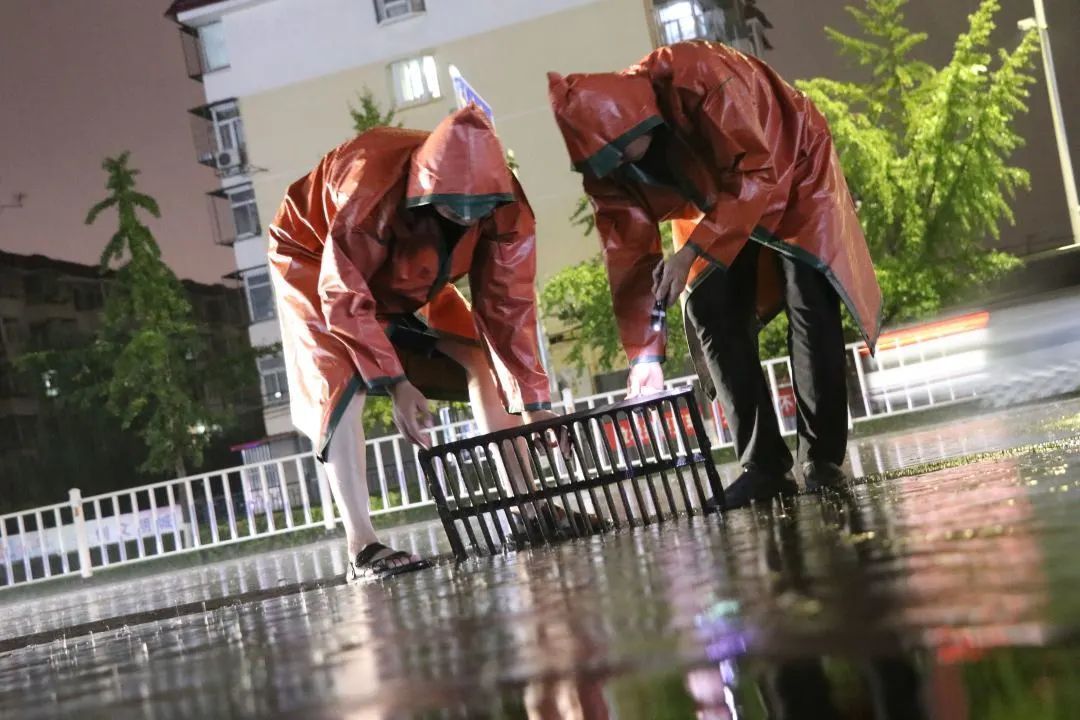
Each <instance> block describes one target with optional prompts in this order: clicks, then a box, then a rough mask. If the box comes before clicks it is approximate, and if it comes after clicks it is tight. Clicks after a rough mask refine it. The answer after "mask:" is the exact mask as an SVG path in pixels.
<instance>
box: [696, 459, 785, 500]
mask: <svg viewBox="0 0 1080 720" xmlns="http://www.w3.org/2000/svg"><path fill="white" fill-rule="evenodd" d="M798 494H799V484H798V483H796V482H795V476H794V475H792V474H791V471H790V470H788V471H787V472H785V473H784V474H782V475H777V474H775V473H767V472H764V471H763V470H759V469H758V468H757V466H755V465H753V464H749V465H744V466H743V472H742V475H740V476H739V477H738V478H736V479H735V482H733V483H731V484H730V485H728V486H727V487H726V488H724V510H735V509H737V508H742V507H748V506H749V505H751V504H752V503H767V502H771V501H772V500H773V499H774V498H778V497H780V496H787V497H790V496H793V495H798ZM715 507H716V500H715V499H714V498H710V499H709V500H707V501H706V502H705V508H706V510H707V511H708V510H712V509H715Z"/></svg>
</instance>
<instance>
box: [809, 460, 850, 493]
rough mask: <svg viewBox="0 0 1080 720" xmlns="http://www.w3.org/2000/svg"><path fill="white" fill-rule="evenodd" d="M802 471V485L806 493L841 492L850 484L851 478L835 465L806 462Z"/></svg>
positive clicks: (821, 462)
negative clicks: (804, 486)
mask: <svg viewBox="0 0 1080 720" xmlns="http://www.w3.org/2000/svg"><path fill="white" fill-rule="evenodd" d="M802 469H803V483H804V484H805V485H806V492H808V493H819V492H822V491H823V490H824V491H838V490H843V489H844V488H846V487H847V486H848V485H850V484H851V478H849V477H848V475H847V473H846V472H844V471H843V469H842V468H841V467H840V466H839V465H837V464H836V463H831V462H823V461H818V462H806V463H803V466H802Z"/></svg>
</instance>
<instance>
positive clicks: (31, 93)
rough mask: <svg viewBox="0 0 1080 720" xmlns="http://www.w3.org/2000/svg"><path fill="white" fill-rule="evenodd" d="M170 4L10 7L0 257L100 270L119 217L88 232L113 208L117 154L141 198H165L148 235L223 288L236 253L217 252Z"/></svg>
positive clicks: (73, 2) (9, 1) (193, 96)
mask: <svg viewBox="0 0 1080 720" xmlns="http://www.w3.org/2000/svg"><path fill="white" fill-rule="evenodd" d="M168 5H169V3H168V2H167V0H0V203H2V204H7V203H9V202H10V201H11V195H12V193H14V192H25V193H26V194H27V198H26V201H25V206H24V207H23V208H21V209H17V210H12V209H6V210H3V211H2V212H0V249H3V250H8V251H11V252H18V253H40V254H43V255H48V256H51V257H56V258H61V259H64V260H74V261H77V262H86V263H95V262H97V260H98V257H99V256H100V253H101V250H102V248H103V247H104V246H105V242H106V241H107V240H108V238H109V237H110V235H111V234H112V233H113V232H115V231H116V214H115V213H105V214H103V215H102V216H101V217H100V218H99V219H98V221H97V223H95V224H94V225H93V226H90V227H87V226H86V225H84V224H83V221H84V220H85V217H86V212H87V210H88V209H89V208H90V207H91V205H93V204H94V203H95V202H97V201H98V200H101V199H102V198H103V197H105V193H106V190H105V173H104V172H103V171H102V169H101V162H102V160H103V159H104V158H105V157H106V156H107V155H113V154H117V153H120V152H122V151H124V150H130V151H131V156H132V159H131V164H132V165H133V166H134V167H137V168H139V169H140V170H141V171H142V174H141V175H140V176H139V178H138V180H139V187H140V189H141V190H142V191H144V192H146V193H148V194H150V195H152V196H154V197H155V198H157V200H158V202H159V203H160V205H161V214H162V217H161V219H160V220H153V219H152V218H150V222H149V225H150V228H151V229H152V231H153V232H154V234H155V236H156V237H157V239H158V242H159V243H160V244H161V247H162V252H163V255H164V257H165V260H166V261H167V262H168V263H169V265H170V266H171V267H172V268H173V270H175V271H176V273H177V274H178V275H180V276H181V277H188V278H194V279H196V280H202V281H205V282H217V281H220V279H221V276H222V275H223V274H225V273H228V272H230V271H232V270H233V269H235V262H234V260H233V254H232V250H231V249H229V248H223V247H219V246H217V245H215V244H214V242H213V236H212V234H211V224H210V214H209V209H208V204H207V198H206V192H207V191H209V190H213V189H214V188H215V187H216V186H217V180H216V178H215V177H214V174H213V172H212V171H210V170H208V169H207V168H204V167H203V166H201V165H199V164H198V163H197V162H196V161H195V149H194V145H193V141H192V135H191V125H190V121H189V116H188V114H187V109H188V108H191V107H195V106H197V105H200V104H202V102H203V101H202V94H201V93H202V87H201V86H200V85H199V84H198V83H197V82H194V81H192V80H190V79H188V77H187V74H186V71H185V67H184V58H183V53H182V51H181V47H180V39H179V36H178V32H177V28H176V25H175V24H173V23H172V21H171V20H168V19H167V18H165V17H164V16H163V13H164V12H165V9H166V8H167V7H168Z"/></svg>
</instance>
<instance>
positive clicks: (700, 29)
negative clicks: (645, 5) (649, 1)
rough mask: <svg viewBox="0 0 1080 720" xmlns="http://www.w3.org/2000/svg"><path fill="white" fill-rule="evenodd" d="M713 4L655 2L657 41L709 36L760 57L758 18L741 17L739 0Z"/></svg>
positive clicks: (690, 0) (684, 0) (667, 42)
mask: <svg viewBox="0 0 1080 720" xmlns="http://www.w3.org/2000/svg"><path fill="white" fill-rule="evenodd" d="M716 5H718V4H717V3H713V5H712V6H708V7H706V6H704V5H703V4H702V3H700V2H697V1H696V0H679V1H678V2H668V3H663V4H661V3H656V6H655V8H654V13H655V22H656V28H657V32H658V35H659V39H660V42H661V43H662V44H664V45H672V44H674V43H678V42H686V41H689V40H708V41H710V42H719V43H723V44H725V45H728V46H730V47H733V48H735V49H736V50H739V51H741V52H744V53H747V54H748V55H756V56H759V57H760V56H761V55H762V53H763V52H764V50H765V46H764V42H763V40H764V38H763V35H762V32H763V27H762V24H761V21H760V20H758V19H757V18H749V19H747V18H746V17H744V15H743V13H742V9H741V4H740V2H739V0H730V1H729V2H722V3H719V5H720V6H716Z"/></svg>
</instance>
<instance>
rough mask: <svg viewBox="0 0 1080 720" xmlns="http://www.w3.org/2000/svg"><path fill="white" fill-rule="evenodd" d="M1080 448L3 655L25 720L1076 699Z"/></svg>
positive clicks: (1020, 712) (761, 709)
mask: <svg viewBox="0 0 1080 720" xmlns="http://www.w3.org/2000/svg"><path fill="white" fill-rule="evenodd" d="M1078 463H1080V454H1077V453H1076V451H1075V450H1073V451H1057V452H1049V453H1043V454H1038V455H1026V456H1020V457H1006V458H999V459H994V460H987V461H984V462H980V463H976V464H974V465H969V466H965V467H961V468H951V469H947V470H942V471H939V472H936V473H932V474H928V475H923V476H918V477H910V478H901V479H897V480H892V481H883V482H879V483H874V484H871V485H863V486H859V487H857V488H855V490H854V493H853V495H852V496H851V497H848V498H836V499H833V500H829V501H824V500H821V499H818V498H806V497H803V498H799V499H797V500H796V501H795V502H792V503H791V504H789V505H787V506H785V507H780V506H774V507H773V508H772V509H769V510H760V511H757V512H751V511H740V512H735V513H731V514H730V515H729V516H728V517H727V519H726V521H725V522H720V521H719V520H717V519H716V518H709V519H704V520H702V519H696V520H694V521H687V520H681V521H678V522H673V523H668V524H665V525H662V526H654V527H649V528H642V529H638V530H635V531H629V532H621V533H618V534H614V535H610V536H604V537H597V538H592V539H589V540H588V541H579V542H574V543H569V544H565V545H562V546H559V547H556V548H550V549H544V550H538V551H533V552H525V553H520V554H518V555H512V556H506V557H499V558H494V559H473V560H469V561H467V562H465V563H462V564H460V565H453V564H443V565H440V566H438V567H436V568H435V569H433V570H431V571H427V572H423V573H419V574H415V575H409V576H403V577H401V578H398V579H396V580H395V581H393V582H389V583H386V584H382V585H373V586H366V587H346V586H336V587H325V588H316V589H308V590H306V591H303V592H298V593H295V594H287V595H283V596H279V597H270V598H266V599H262V600H260V601H257V602H250V603H245V604H241V605H230V606H225V607H219V608H216V609H214V610H211V611H208V612H205V613H204V612H196V613H193V614H190V615H184V616H181V617H169V618H164V619H161V620H157V621H155V622H149V623H143V624H139V625H133V626H129V627H126V628H120V629H116V630H109V631H107V632H104V633H98V634H94V635H82V636H79V637H71V638H65V639H61V640H57V641H54V642H49V643H45V644H40V645H35V646H31V647H22V648H19V649H15V650H11V651H8V652H5V653H2V654H0V717H20V718H36V717H56V716H63V717H73V716H81V717H84V718H93V717H108V718H125V717H153V718H181V717H185V718H186V717H206V718H217V717H230V716H247V717H305V718H323V717H326V718H331V717H357V718H369V717H370V718H397V717H409V716H415V717H433V718H435V717H533V718H556V717H559V718H562V717H587V718H616V717H617V718H667V717H671V718H676V717H680V718H681V717H694V716H695V715H696V716H698V717H709V718H734V717H743V718H761V717H783V716H785V715H784V714H783V713H784V712H785V711H786V712H787V713H788V714H787V715H786V716H787V717H815V718H816V717H822V718H826V717H843V718H863V717H936V718H950V719H951V718H980V719H981V718H1012V717H1024V718H1058V717H1062V718H1064V717H1072V713H1073V712H1074V710H1075V708H1076V707H1078V706H1080V682H1077V681H1078V680H1080V677H1078V676H1080V645H1078V644H1077V643H1076V642H1075V638H1076V633H1077V630H1078V629H1080V560H1078V559H1077V554H1076V548H1077V547H1078V546H1080V526H1078V525H1077V523H1076V522H1075V517H1076V514H1077V511H1078V510H1080V471H1078V467H1080V465H1078ZM875 708H879V709H880V708H887V709H889V710H890V713H887V714H877V715H875ZM792 713H793V714H792Z"/></svg>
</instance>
